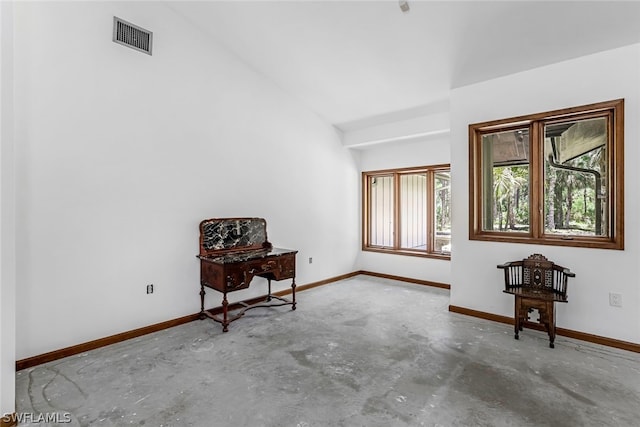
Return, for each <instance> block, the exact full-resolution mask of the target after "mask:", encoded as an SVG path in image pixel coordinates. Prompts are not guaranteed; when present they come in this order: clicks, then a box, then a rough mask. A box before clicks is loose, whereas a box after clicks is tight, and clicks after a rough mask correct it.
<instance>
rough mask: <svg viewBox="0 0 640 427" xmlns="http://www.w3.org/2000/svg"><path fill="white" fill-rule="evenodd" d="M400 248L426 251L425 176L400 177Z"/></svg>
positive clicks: (419, 174)
mask: <svg viewBox="0 0 640 427" xmlns="http://www.w3.org/2000/svg"><path fill="white" fill-rule="evenodd" d="M400 247H401V248H403V249H423V250H425V249H427V174H426V173H417V174H406V175H400Z"/></svg>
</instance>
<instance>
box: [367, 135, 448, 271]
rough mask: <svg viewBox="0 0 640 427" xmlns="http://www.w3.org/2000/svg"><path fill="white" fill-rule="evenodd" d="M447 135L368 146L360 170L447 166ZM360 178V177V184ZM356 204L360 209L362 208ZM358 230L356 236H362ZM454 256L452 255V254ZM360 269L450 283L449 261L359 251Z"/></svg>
mask: <svg viewBox="0 0 640 427" xmlns="http://www.w3.org/2000/svg"><path fill="white" fill-rule="evenodd" d="M449 159H450V146H449V135H448V134H439V135H437V136H433V137H429V138H422V139H421V140H419V141H416V142H396V143H390V144H380V145H373V146H369V147H367V148H366V149H363V150H362V151H361V154H360V171H361V172H363V171H373V170H381V169H395V168H404V167H413V166H427V165H437V164H445V163H449ZM361 181H362V178H361V177H360V185H362V183H361ZM361 205H362V203H360V209H362V206H361ZM361 228H362V227H360V234H362V229H361ZM452 256H454V255H452ZM358 267H359V269H360V270H366V271H372V272H376V273H385V274H392V275H395V276H402V277H408V278H412V279H419V280H429V281H432V282H439V283H447V284H449V283H450V282H451V277H450V275H451V268H450V267H451V264H450V261H444V260H440V259H432V258H422V257H413V256H405V255H391V254H383V253H378V252H367V251H360V254H359V256H358Z"/></svg>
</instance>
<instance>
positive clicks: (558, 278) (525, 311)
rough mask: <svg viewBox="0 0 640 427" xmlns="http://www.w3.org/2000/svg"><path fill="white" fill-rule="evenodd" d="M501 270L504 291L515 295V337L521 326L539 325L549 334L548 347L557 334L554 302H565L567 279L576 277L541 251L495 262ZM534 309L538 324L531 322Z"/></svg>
mask: <svg viewBox="0 0 640 427" xmlns="http://www.w3.org/2000/svg"><path fill="white" fill-rule="evenodd" d="M498 268H501V269H503V270H504V291H503V292H505V293H507V294H511V295H514V296H515V310H514V311H515V312H514V329H515V339H519V332H520V331H522V327H523V326H533V327H534V328H535V327H536V326H537V325H538V324H539V325H542V326H543V327H544V328H545V330H546V331H547V333H548V334H549V347H551V348H553V347H554V345H553V341H554V340H555V338H556V317H555V311H554V304H555V303H556V302H567V301H568V300H567V281H568V279H569V277H575V274H574V273H572V272H571V271H570V270H569V269H568V268H565V267H562V266H560V265H557V264H555V263H553V262H551V261H549V260H548V259H547V258H545V257H544V256H542V255H540V254H533V255H531V256H530V257H529V258H526V259H523V260H522V261H512V262H507V263H506V264H501V265H498ZM534 309H537V310H538V313H539V315H540V317H539V319H538V322H537V324H536V323H535V322H531V320H530V319H529V313H531V312H532V311H533V310H534Z"/></svg>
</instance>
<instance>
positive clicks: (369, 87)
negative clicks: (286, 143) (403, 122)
mask: <svg viewBox="0 0 640 427" xmlns="http://www.w3.org/2000/svg"><path fill="white" fill-rule="evenodd" d="M408 3H409V6H410V11H409V12H407V13H403V12H402V11H401V10H400V7H399V2H398V1H397V0H379V1H254V2H251V1H194V2H190V1H179V2H178V1H174V2H168V3H167V5H168V7H170V8H172V9H173V10H174V11H175V12H176V13H179V14H181V15H182V16H184V17H185V18H187V19H188V20H190V21H191V22H192V23H193V24H194V25H197V26H199V27H200V28H201V29H202V30H203V31H205V32H206V33H207V34H209V35H210V36H211V37H212V42H214V43H219V44H221V45H223V46H224V47H225V48H226V49H228V50H229V51H231V52H233V53H234V54H235V55H236V56H237V57H238V58H239V59H240V60H241V61H243V62H245V63H246V64H247V65H248V66H250V67H251V68H253V69H255V70H256V71H258V72H259V73H261V74H263V75H264V76H265V77H266V78H268V79H269V80H271V81H272V82H273V83H274V84H276V85H278V86H279V87H280V88H281V89H283V90H284V91H286V92H288V93H289V94H291V95H292V96H293V97H295V98H297V99H298V100H299V101H300V102H302V103H304V104H305V105H307V106H308V107H309V108H311V109H312V110H314V111H315V112H316V113H317V114H318V115H320V116H321V117H323V118H324V119H325V120H327V121H328V122H329V123H332V124H334V125H336V126H337V127H339V128H342V129H349V128H353V127H354V126H355V127H357V126H358V124H362V123H366V122H367V121H371V120H384V119H385V118H386V119H389V118H403V116H404V117H411V116H416V115H418V114H421V113H424V112H426V111H430V110H434V109H435V110H438V109H441V108H446V107H445V106H446V105H447V99H448V96H449V92H450V90H451V89H452V88H455V87H460V86H464V85H468V84H471V83H476V82H479V81H484V80H488V79H492V78H495V77H499V76H504V75H507V74H512V73H516V72H519V71H524V70H527V69H531V68H535V67H539V66H543V65H547V64H551V63H554V62H559V61H563V60H567V59H571V58H576V57H579V56H583V55H587V54H591V53H595V52H598V51H602V50H607V49H612V48H616V47H620V46H625V45H629V44H634V43H638V42H640V2H638V1H544V0H538V1H455V0H450V1H431V0H422V1H416V0H414V1H411V0H409V2H408ZM577 78H579V76H577ZM611 78H615V70H611ZM639 78H640V77H639ZM540 84H541V85H543V84H544V82H540Z"/></svg>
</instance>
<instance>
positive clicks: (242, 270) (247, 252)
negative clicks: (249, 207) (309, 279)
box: [197, 218, 298, 332]
mask: <svg viewBox="0 0 640 427" xmlns="http://www.w3.org/2000/svg"><path fill="white" fill-rule="evenodd" d="M297 253H298V251H296V250H291V249H281V248H273V247H272V245H271V243H269V241H268V240H267V234H266V221H265V220H264V219H262V218H212V219H207V220H204V221H202V222H201V223H200V254H199V255H198V256H197V257H198V259H200V318H201V319H204V318H205V317H209V318H210V319H212V320H214V321H216V322H218V323H221V324H222V331H223V332H227V331H228V326H229V323H231V322H233V321H234V320H237V319H239V318H240V317H242V316H243V315H244V313H245V311H247V310H249V309H252V308H257V307H273V306H280V305H291V309H292V310H295V309H296V282H295V276H296V254H297ZM255 276H258V277H263V278H265V279H267V282H268V293H267V296H266V298H265V300H264V302H261V303H258V304H253V305H247V304H245V303H242V302H241V303H240V305H242V306H243V308H242V309H241V310H240V311H238V312H237V313H235V314H234V315H232V316H229V312H228V306H229V302H228V300H227V293H229V292H233V291H237V290H240V289H246V288H248V287H249V285H250V284H251V281H252V279H253V278H254V277H255ZM285 279H291V293H292V295H291V299H290V300H289V299H287V298H282V297H279V296H275V295H272V294H271V281H272V280H276V281H279V280H285ZM205 286H206V287H208V288H211V289H215V290H216V291H218V292H221V293H222V295H223V296H222V317H220V316H217V315H214V314H211V313H209V312H208V311H206V310H205V309H204V297H205V290H204V288H205ZM274 300H275V301H274Z"/></svg>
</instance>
